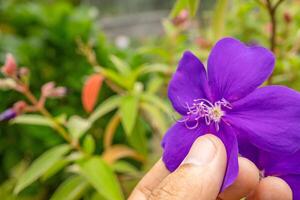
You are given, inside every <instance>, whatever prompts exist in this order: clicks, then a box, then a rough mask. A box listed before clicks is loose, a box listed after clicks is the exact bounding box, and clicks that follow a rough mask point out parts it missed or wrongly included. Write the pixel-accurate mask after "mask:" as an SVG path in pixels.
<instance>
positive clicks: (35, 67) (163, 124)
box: [0, 0, 300, 200]
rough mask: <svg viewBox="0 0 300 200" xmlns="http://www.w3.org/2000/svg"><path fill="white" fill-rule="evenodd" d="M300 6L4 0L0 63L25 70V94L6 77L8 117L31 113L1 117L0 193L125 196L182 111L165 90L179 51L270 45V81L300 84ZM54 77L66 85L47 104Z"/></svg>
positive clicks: (3, 100)
mask: <svg viewBox="0 0 300 200" xmlns="http://www.w3.org/2000/svg"><path fill="white" fill-rule="evenodd" d="M299 13H300V1H299V0H242V1H241V0H216V1H210V0H177V1H171V0H168V1H161V0H143V1H141V0H140V1H138V0H99V1H97V0H69V1H67V0H42V1H41V0H31V1H30V0H0V63H1V64H0V66H1V65H2V64H4V63H5V55H6V54H7V53H11V54H12V55H14V57H15V59H16V61H17V63H18V66H19V67H22V66H25V67H28V69H29V70H27V71H25V72H24V74H23V75H22V77H21V78H22V81H23V83H24V84H25V85H27V86H28V91H27V90H26V92H17V91H13V89H12V86H11V85H9V84H7V81H8V82H9V81H11V80H7V78H6V77H4V76H2V75H1V77H0V89H1V91H0V113H2V114H1V116H2V117H3V115H4V114H3V113H5V111H7V110H10V109H11V108H13V107H14V106H13V105H15V104H16V102H20V101H25V102H26V103H27V104H28V106H29V107H33V108H34V109H35V110H32V111H34V112H26V113H21V114H19V115H18V116H17V117H16V118H14V119H12V120H3V121H1V122H0V163H1V164H0V198H1V199H3V200H15V199H18V200H27V199H36V200H43V199H52V200H59V199H66V200H72V199H84V200H89V199H92V200H93V199H110V200H119V199H124V198H126V197H127V196H128V195H129V194H130V192H131V191H132V189H133V187H134V186H135V184H136V183H137V182H138V181H139V180H140V179H141V177H142V176H143V175H144V174H145V172H146V171H147V170H148V169H149V168H150V167H151V166H152V165H153V163H154V162H155V161H156V160H157V159H159V157H160V156H161V147H160V141H161V138H162V136H163V135H164V133H165V132H166V130H167V128H168V127H169V126H170V125H171V124H172V123H173V122H174V121H175V119H176V117H177V116H176V114H175V113H174V112H173V111H172V109H171V107H170V103H169V102H168V99H167V94H166V93H167V85H168V81H169V80H170V78H171V75H172V73H173V72H174V70H175V69H176V66H177V62H178V60H179V59H180V57H181V55H182V53H183V52H184V51H185V50H191V51H193V52H194V53H195V54H197V55H198V56H199V57H200V58H201V59H202V60H203V61H206V59H207V56H208V53H209V51H210V49H211V47H212V46H213V44H214V43H215V42H216V41H217V40H218V39H220V38H221V37H224V36H231V37H235V38H238V39H239V40H241V41H243V42H246V43H248V44H261V45H263V46H266V47H268V48H270V49H271V50H272V51H273V52H274V53H275V55H276V57H277V61H276V67H275V73H274V74H273V76H272V77H271V78H270V79H269V80H268V82H267V83H266V84H270V83H272V84H282V85H288V86H290V87H291V88H293V89H296V90H298V91H299V90H300V81H297V80H298V78H299V76H300V14H299ZM23 69H26V68H23ZM51 81H54V82H55V83H56V85H57V86H64V87H66V89H67V91H66V93H65V94H63V95H62V96H64V97H62V98H51V97H57V96H55V95H54V96H51V95H50V96H48V97H47V98H46V99H47V101H46V102H45V104H43V105H42V106H40V104H39V105H38V103H39V100H40V98H41V97H42V96H43V95H42V93H43V91H42V90H43V89H41V88H42V87H43V86H45V83H48V82H51ZM9 83H11V82H9ZM32 96H33V97H34V98H31V97H32ZM0 118H1V117H0Z"/></svg>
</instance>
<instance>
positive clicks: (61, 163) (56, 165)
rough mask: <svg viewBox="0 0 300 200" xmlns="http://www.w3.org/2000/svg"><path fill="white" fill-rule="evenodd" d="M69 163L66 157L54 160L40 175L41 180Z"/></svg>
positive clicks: (44, 179)
mask: <svg viewBox="0 0 300 200" xmlns="http://www.w3.org/2000/svg"><path fill="white" fill-rule="evenodd" d="M68 164H69V160H67V159H64V158H63V159H61V160H58V161H56V162H55V163H54V164H53V166H52V167H50V168H49V169H48V170H47V171H46V172H45V173H44V174H43V175H42V177H41V180H42V181H46V180H47V179H48V178H50V177H52V176H53V175H55V174H56V173H57V172H59V171H60V170H62V169H63V168H64V167H66V166H67V165H68Z"/></svg>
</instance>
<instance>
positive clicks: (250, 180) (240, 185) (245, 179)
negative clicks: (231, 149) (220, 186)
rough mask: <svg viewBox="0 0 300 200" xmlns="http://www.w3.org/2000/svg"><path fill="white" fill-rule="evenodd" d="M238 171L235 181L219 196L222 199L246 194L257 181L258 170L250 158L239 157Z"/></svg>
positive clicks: (232, 198) (230, 199)
mask: <svg viewBox="0 0 300 200" xmlns="http://www.w3.org/2000/svg"><path fill="white" fill-rule="evenodd" d="M238 162H239V173H238V176H237V179H236V180H235V182H234V183H233V184H232V185H231V186H230V187H228V188H227V189H226V190H225V191H224V192H222V193H221V194H220V195H219V197H220V198H221V199H223V200H227V199H228V200H235V199H237V200H238V199H241V198H243V197H246V196H248V195H249V194H250V193H251V192H253V191H254V190H255V188H256V186H257V184H258V183H259V170H258V169H257V167H256V166H255V164H254V163H252V162H251V161H250V160H248V159H246V158H243V157H239V159H238Z"/></svg>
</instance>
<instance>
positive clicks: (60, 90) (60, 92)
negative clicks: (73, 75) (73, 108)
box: [51, 87, 67, 98]
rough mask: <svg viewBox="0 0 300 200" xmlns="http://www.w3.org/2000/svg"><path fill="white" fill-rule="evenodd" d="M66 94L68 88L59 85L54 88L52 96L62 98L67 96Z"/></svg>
mask: <svg viewBox="0 0 300 200" xmlns="http://www.w3.org/2000/svg"><path fill="white" fill-rule="evenodd" d="M66 94H67V88H65V87H57V88H55V89H54V90H53V92H52V94H51V97H54V98H60V97H64V96H66Z"/></svg>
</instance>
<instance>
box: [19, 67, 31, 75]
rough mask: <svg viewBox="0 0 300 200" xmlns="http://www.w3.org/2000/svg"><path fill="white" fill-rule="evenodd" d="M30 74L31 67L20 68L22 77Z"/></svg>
mask: <svg viewBox="0 0 300 200" xmlns="http://www.w3.org/2000/svg"><path fill="white" fill-rule="evenodd" d="M28 74H29V69H28V68H27V67H21V68H20V70H19V75H20V77H25V76H28Z"/></svg>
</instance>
